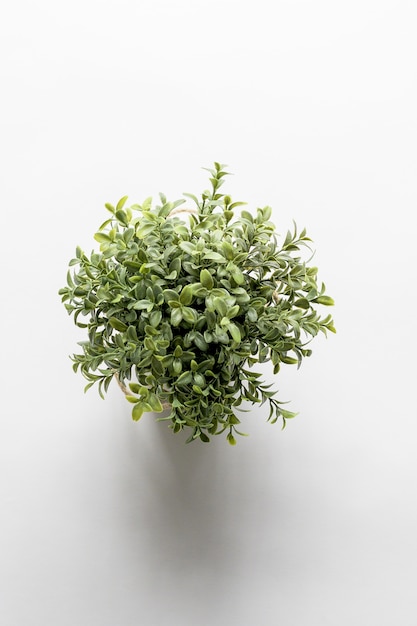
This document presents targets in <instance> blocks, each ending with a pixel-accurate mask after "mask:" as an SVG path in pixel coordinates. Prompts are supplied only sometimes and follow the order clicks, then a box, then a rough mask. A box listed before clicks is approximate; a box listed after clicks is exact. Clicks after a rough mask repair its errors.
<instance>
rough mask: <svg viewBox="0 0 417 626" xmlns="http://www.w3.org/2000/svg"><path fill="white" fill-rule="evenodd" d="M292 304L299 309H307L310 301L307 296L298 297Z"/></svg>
mask: <svg viewBox="0 0 417 626" xmlns="http://www.w3.org/2000/svg"><path fill="white" fill-rule="evenodd" d="M294 306H298V307H299V308H300V309H308V308H309V306H310V303H309V301H308V300H307V298H298V300H296V301H295V302H294Z"/></svg>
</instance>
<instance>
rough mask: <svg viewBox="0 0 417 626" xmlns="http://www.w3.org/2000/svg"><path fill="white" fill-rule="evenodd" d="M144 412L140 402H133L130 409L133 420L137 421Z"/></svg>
mask: <svg viewBox="0 0 417 626" xmlns="http://www.w3.org/2000/svg"><path fill="white" fill-rule="evenodd" d="M143 413H144V407H143V404H142V402H138V403H137V404H135V406H134V407H133V410H132V419H133V420H134V421H135V422H138V421H139V420H140V418H141V417H142V415H143Z"/></svg>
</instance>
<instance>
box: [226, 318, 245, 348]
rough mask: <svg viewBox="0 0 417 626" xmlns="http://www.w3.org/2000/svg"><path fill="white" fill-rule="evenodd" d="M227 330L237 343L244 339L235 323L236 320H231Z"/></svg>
mask: <svg viewBox="0 0 417 626" xmlns="http://www.w3.org/2000/svg"><path fill="white" fill-rule="evenodd" d="M227 330H228V331H229V333H230V334H231V336H232V339H233V341H236V343H240V342H241V341H242V336H241V334H240V330H239V328H238V327H237V326H236V324H234V322H230V324H229V325H228V327H227Z"/></svg>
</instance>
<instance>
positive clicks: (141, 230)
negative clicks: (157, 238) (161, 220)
mask: <svg viewBox="0 0 417 626" xmlns="http://www.w3.org/2000/svg"><path fill="white" fill-rule="evenodd" d="M155 228H156V224H154V223H153V222H145V223H144V224H141V225H139V227H138V228H137V229H136V237H137V238H138V239H145V237H147V236H148V235H150V234H151V232H152V231H154V230H155Z"/></svg>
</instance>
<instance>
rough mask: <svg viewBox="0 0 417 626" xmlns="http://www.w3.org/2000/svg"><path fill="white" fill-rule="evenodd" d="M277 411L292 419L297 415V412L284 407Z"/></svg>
mask: <svg viewBox="0 0 417 626" xmlns="http://www.w3.org/2000/svg"><path fill="white" fill-rule="evenodd" d="M279 412H280V413H281V415H282V417H284V418H285V419H292V418H293V417H296V416H297V415H298V413H293V412H292V411H286V410H284V409H279Z"/></svg>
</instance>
